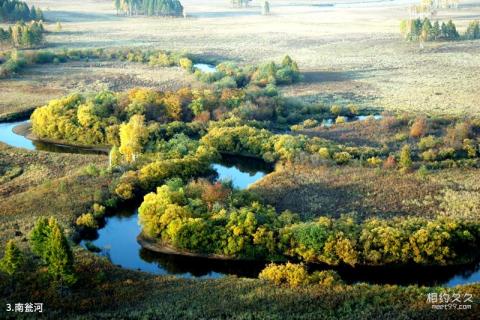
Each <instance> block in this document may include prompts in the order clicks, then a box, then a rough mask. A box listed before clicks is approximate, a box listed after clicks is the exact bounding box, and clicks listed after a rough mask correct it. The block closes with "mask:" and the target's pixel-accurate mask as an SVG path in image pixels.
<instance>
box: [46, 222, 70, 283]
mask: <svg viewBox="0 0 480 320" xmlns="http://www.w3.org/2000/svg"><path fill="white" fill-rule="evenodd" d="M49 227H50V229H51V232H50V237H49V241H48V247H47V252H48V254H47V264H48V273H49V274H50V275H52V277H53V278H54V279H55V280H56V281H60V282H61V283H64V284H66V285H68V286H69V285H72V284H74V283H75V282H76V280H77V278H76V275H75V272H74V268H73V263H74V260H73V253H72V250H71V248H70V244H69V243H68V241H67V238H66V237H65V235H64V233H63V230H62V229H61V228H60V226H59V225H58V222H57V221H56V220H55V219H53V218H51V219H50V221H49Z"/></svg>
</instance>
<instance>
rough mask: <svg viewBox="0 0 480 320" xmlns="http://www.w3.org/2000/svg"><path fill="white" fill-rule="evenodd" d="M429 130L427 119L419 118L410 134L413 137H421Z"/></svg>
mask: <svg viewBox="0 0 480 320" xmlns="http://www.w3.org/2000/svg"><path fill="white" fill-rule="evenodd" d="M426 132H427V120H426V119H425V118H417V119H415V121H414V122H413V125H412V127H411V128H410V136H411V137H412V138H420V137H422V136H424V135H425V133H426Z"/></svg>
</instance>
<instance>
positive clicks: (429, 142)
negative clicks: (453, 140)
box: [418, 136, 441, 150]
mask: <svg viewBox="0 0 480 320" xmlns="http://www.w3.org/2000/svg"><path fill="white" fill-rule="evenodd" d="M440 143H441V141H440V140H439V139H437V138H435V137H434V136H428V137H424V138H421V139H420V141H419V142H418V148H419V149H420V150H427V149H432V148H436V147H437V146H438V145H439V144H440Z"/></svg>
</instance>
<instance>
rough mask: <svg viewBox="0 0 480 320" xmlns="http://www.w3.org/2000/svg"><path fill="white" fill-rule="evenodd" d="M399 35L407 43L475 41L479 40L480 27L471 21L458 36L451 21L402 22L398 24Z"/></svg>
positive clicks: (424, 20) (417, 20) (476, 22)
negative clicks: (463, 32)
mask: <svg viewBox="0 0 480 320" xmlns="http://www.w3.org/2000/svg"><path fill="white" fill-rule="evenodd" d="M400 33H401V34H402V36H403V38H404V39H405V40H408V41H420V40H421V41H441V40H459V39H466V40H475V39H480V26H479V22H478V21H472V22H470V24H469V26H468V28H467V30H466V32H465V34H463V35H460V34H459V32H458V31H457V28H456V26H455V24H454V23H453V21H452V20H450V21H448V22H447V23H445V22H442V23H441V24H440V22H439V21H438V20H437V21H435V22H434V23H432V22H431V21H430V19H428V18H425V19H423V20H421V19H415V20H403V21H402V22H401V23H400Z"/></svg>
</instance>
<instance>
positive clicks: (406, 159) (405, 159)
mask: <svg viewBox="0 0 480 320" xmlns="http://www.w3.org/2000/svg"><path fill="white" fill-rule="evenodd" d="M412 165H413V161H412V157H411V155H410V146H409V145H408V144H406V145H404V146H403V147H402V150H401V151H400V167H401V168H402V170H404V171H405V170H410V169H411V168H412Z"/></svg>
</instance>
